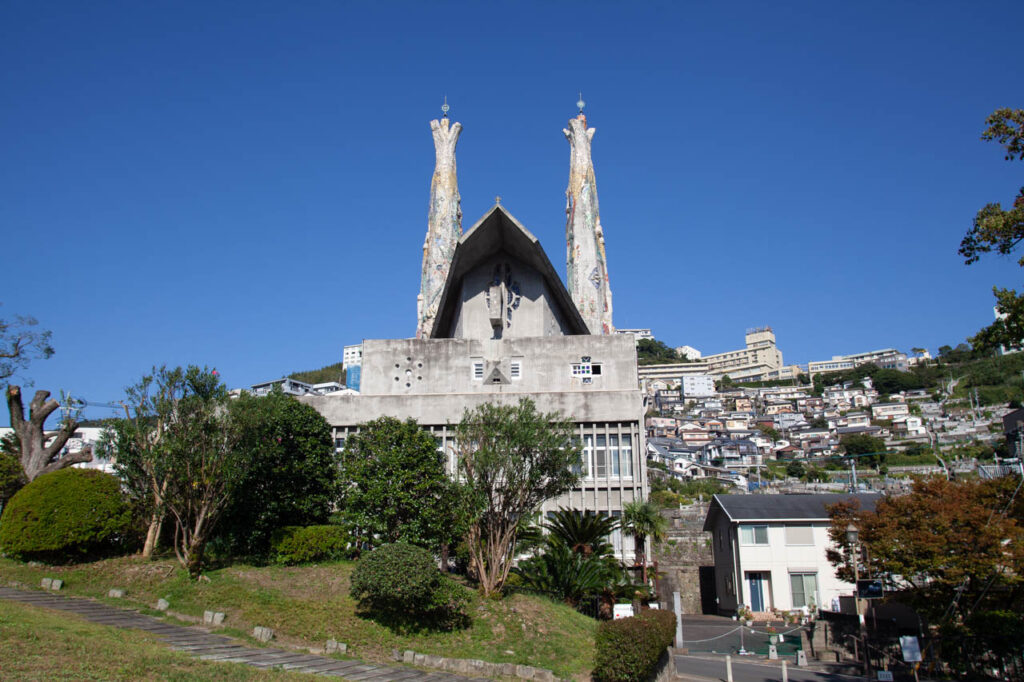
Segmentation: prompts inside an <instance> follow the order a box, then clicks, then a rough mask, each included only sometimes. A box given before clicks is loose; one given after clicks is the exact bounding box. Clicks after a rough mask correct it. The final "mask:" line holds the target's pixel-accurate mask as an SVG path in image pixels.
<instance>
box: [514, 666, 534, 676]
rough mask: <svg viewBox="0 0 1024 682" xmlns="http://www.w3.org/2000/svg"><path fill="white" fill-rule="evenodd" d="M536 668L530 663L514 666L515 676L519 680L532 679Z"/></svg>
mask: <svg viewBox="0 0 1024 682" xmlns="http://www.w3.org/2000/svg"><path fill="white" fill-rule="evenodd" d="M536 672H537V669H536V668H534V667H533V666H532V665H517V666H516V677H518V678H519V679H521V680H532V679H533V676H534V674H535V673H536Z"/></svg>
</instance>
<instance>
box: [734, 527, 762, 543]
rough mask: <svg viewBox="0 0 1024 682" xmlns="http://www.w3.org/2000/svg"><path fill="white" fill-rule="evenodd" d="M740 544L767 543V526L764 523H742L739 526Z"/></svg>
mask: <svg viewBox="0 0 1024 682" xmlns="http://www.w3.org/2000/svg"><path fill="white" fill-rule="evenodd" d="M740 544H741V545H767V544H768V526H765V525H758V526H754V525H743V526H740Z"/></svg>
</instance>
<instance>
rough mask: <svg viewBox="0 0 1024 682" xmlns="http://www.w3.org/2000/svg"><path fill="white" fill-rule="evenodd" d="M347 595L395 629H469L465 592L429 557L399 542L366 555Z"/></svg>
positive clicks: (424, 551) (426, 553)
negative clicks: (384, 619)
mask: <svg viewBox="0 0 1024 682" xmlns="http://www.w3.org/2000/svg"><path fill="white" fill-rule="evenodd" d="M349 593H350V594H351V595H352V598H353V599H355V600H356V601H358V602H359V605H360V606H361V607H362V608H364V609H366V610H368V611H371V612H375V613H379V614H382V615H384V616H385V618H386V619H387V620H389V621H391V622H393V623H395V624H396V625H406V626H407V625H426V626H427V627H433V628H438V629H444V630H450V629H454V628H458V627H464V626H466V625H468V624H469V615H468V613H467V606H468V604H469V596H468V595H467V593H466V588H464V587H462V586H461V585H459V584H458V583H456V582H454V581H453V580H452V579H451V578H448V577H447V576H445V575H442V574H441V571H439V570H438V569H437V563H436V562H435V561H434V557H433V555H432V554H431V553H430V552H428V551H427V550H425V549H423V548H421V547H415V546H413V545H408V544H405V543H403V542H396V543H394V544H390V545H381V546H380V547H378V548H377V549H375V550H373V551H372V552H370V553H369V554H364V555H363V556H362V557H361V558H360V559H359V563H358V564H357V565H356V570H355V571H353V572H352V579H351V588H350V590H349Z"/></svg>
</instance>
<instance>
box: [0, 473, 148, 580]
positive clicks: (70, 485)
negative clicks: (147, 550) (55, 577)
mask: <svg viewBox="0 0 1024 682" xmlns="http://www.w3.org/2000/svg"><path fill="white" fill-rule="evenodd" d="M131 520H132V513H131V506H130V505H129V504H128V502H126V501H125V499H124V495H123V494H122V493H121V483H120V481H118V479H117V478H116V477H114V476H111V475H110V474H105V473H103V472H102V471H97V470H95V469H62V470H60V471H55V472H53V473H49V474H44V475H42V476H40V477H39V478H37V479H35V480H34V481H32V482H31V483H29V484H28V485H26V486H25V487H24V488H22V489H21V490H19V491H18V492H17V493H16V494H15V495H14V497H12V498H11V500H10V502H8V504H7V506H6V507H5V508H4V512H3V517H0V551H2V552H4V553H5V554H7V555H8V556H11V557H14V558H16V559H21V560H29V559H34V560H39V561H45V562H47V563H67V562H75V561H86V560H92V559H96V558H99V557H102V556H109V555H112V554H116V553H118V552H120V551H124V550H125V549H127V545H128V544H129V530H130V528H131Z"/></svg>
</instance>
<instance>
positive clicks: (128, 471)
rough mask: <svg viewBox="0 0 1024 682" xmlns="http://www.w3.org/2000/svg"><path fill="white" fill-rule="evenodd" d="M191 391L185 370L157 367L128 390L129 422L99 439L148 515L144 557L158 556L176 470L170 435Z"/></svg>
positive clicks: (113, 424)
mask: <svg viewBox="0 0 1024 682" xmlns="http://www.w3.org/2000/svg"><path fill="white" fill-rule="evenodd" d="M192 392H193V389H192V387H191V386H190V385H189V383H188V382H187V381H186V377H185V370H184V369H182V368H181V367H175V368H174V369H168V368H167V366H166V365H162V366H160V367H153V370H152V372H151V373H150V374H147V375H146V376H144V377H142V379H141V380H139V382H138V383H136V384H135V385H133V386H129V387H128V388H127V389H125V393H126V400H125V402H124V403H123V405H124V411H125V419H118V420H112V421H110V422H109V423H108V425H107V429H106V431H105V432H104V434H103V437H102V439H101V440H100V447H101V448H102V449H103V450H104V451H105V452H106V454H107V456H108V458H109V459H112V460H113V461H114V471H115V472H116V473H117V475H118V477H120V478H121V480H122V481H123V483H124V485H125V487H126V489H127V491H128V495H129V497H130V498H131V499H132V500H133V502H134V503H135V506H136V508H137V509H138V510H139V511H140V512H141V513H144V514H145V515H147V516H148V517H149V524H148V528H147V531H146V541H145V543H144V544H143V546H142V556H143V557H145V558H149V557H151V556H152V555H153V552H154V550H155V549H156V546H157V543H158V542H159V540H160V532H161V529H162V528H163V522H164V517H165V516H166V507H165V506H164V497H165V496H166V494H167V486H168V485H169V479H170V475H171V470H170V467H169V462H168V461H167V458H166V454H165V451H164V447H165V445H166V439H165V437H166V436H167V435H168V433H169V432H170V429H171V427H172V425H173V424H175V423H176V422H177V421H178V420H179V419H180V411H179V406H180V403H181V401H182V400H183V399H185V398H186V397H188V396H189V395H191V394H192Z"/></svg>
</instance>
